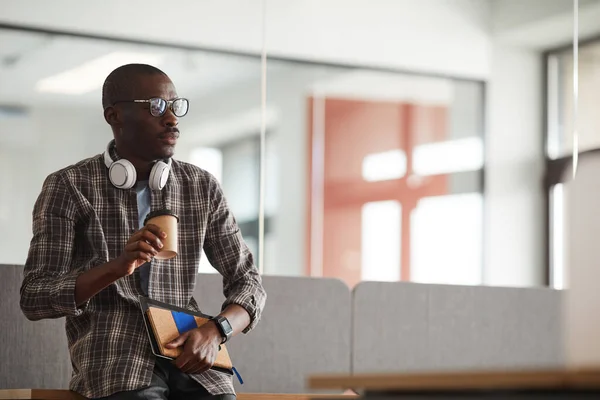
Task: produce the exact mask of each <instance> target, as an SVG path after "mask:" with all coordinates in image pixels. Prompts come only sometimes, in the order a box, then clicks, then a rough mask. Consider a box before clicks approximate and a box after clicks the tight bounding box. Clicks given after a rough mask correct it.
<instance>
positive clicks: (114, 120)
mask: <svg viewBox="0 0 600 400" xmlns="http://www.w3.org/2000/svg"><path fill="white" fill-rule="evenodd" d="M104 119H105V120H106V122H107V123H108V124H109V125H110V126H113V127H119V126H120V125H121V116H120V115H119V112H118V111H117V110H116V109H115V108H114V107H106V108H105V109H104Z"/></svg>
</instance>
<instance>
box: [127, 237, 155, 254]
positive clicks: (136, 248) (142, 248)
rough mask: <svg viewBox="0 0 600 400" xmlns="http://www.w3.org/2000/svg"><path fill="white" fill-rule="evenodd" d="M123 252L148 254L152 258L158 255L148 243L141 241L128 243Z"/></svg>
mask: <svg viewBox="0 0 600 400" xmlns="http://www.w3.org/2000/svg"><path fill="white" fill-rule="evenodd" d="M125 251H127V252H131V253H133V252H143V253H147V254H150V255H152V256H155V255H157V254H158V251H157V250H156V249H155V248H154V247H152V246H150V245H149V244H148V243H146V242H145V241H143V240H138V241H137V242H133V243H129V244H128V245H127V246H125Z"/></svg>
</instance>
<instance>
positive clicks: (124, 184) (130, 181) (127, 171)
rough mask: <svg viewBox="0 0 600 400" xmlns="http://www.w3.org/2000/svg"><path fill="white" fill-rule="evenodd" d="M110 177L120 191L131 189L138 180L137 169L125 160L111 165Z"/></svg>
mask: <svg viewBox="0 0 600 400" xmlns="http://www.w3.org/2000/svg"><path fill="white" fill-rule="evenodd" d="M108 177H109V179H110V182H111V183H112V184H113V185H114V186H115V187H117V188H119V189H131V188H132V187H133V185H135V182H136V180H137V179H136V178H137V174H136V172H135V167H134V166H133V164H132V163H130V162H129V161H127V160H125V159H122V160H118V161H115V162H113V163H112V164H111V165H110V168H109V169H108Z"/></svg>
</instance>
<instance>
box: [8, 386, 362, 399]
mask: <svg viewBox="0 0 600 400" xmlns="http://www.w3.org/2000/svg"><path fill="white" fill-rule="evenodd" d="M354 397H356V396H353V395H312V394H277V393H238V395H237V398H238V400H313V399H315V400H321V399H323V400H326V399H327V400H335V399H352V398H354ZM0 400H86V399H85V398H84V397H82V396H80V395H79V394H77V393H75V392H71V391H69V390H49V389H48V390H47V389H6V390H0Z"/></svg>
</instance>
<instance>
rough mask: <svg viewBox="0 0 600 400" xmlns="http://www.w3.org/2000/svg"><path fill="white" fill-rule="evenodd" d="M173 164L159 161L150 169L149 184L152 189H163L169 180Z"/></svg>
mask: <svg viewBox="0 0 600 400" xmlns="http://www.w3.org/2000/svg"><path fill="white" fill-rule="evenodd" d="M170 172H171V166H170V165H169V164H167V163H165V162H164V161H157V162H156V164H154V166H153V167H152V171H150V179H149V182H148V185H149V186H150V189H152V190H162V189H163V188H164V187H165V185H166V184H167V181H168V180H169V173H170Z"/></svg>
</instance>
